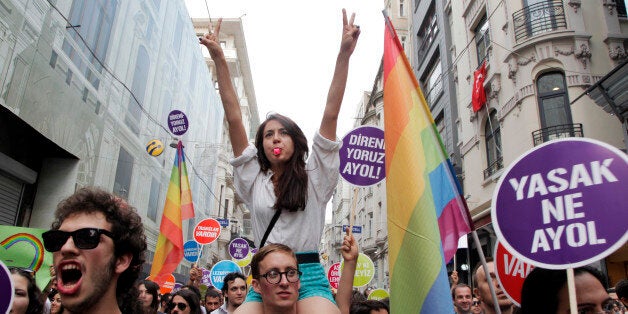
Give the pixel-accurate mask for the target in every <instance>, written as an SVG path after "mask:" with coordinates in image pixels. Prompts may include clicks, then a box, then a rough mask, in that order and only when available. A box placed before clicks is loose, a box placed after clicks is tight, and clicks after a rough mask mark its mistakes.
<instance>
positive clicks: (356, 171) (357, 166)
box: [339, 126, 386, 186]
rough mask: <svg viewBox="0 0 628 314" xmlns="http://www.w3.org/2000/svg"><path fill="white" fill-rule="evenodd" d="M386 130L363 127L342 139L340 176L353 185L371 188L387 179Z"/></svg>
mask: <svg viewBox="0 0 628 314" xmlns="http://www.w3.org/2000/svg"><path fill="white" fill-rule="evenodd" d="M384 147H385V146H384V130H382V129H380V128H377V127H374V126H361V127H358V128H355V129H353V130H351V131H350V132H349V133H347V135H345V137H344V138H343V139H342V148H340V152H339V154H340V167H339V170H340V175H341V176H342V177H343V178H344V179H345V180H347V181H348V182H349V183H351V184H355V185H359V186H371V185H374V184H377V183H378V182H380V181H382V180H383V179H384V178H385V177H386V164H385V159H384V156H385V152H384Z"/></svg>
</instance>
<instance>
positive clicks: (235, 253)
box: [229, 238, 249, 259]
mask: <svg viewBox="0 0 628 314" xmlns="http://www.w3.org/2000/svg"><path fill="white" fill-rule="evenodd" d="M229 254H231V257H233V258H235V259H243V258H245V257H246V256H247V255H248V254H249V243H248V242H247V241H246V240H244V239H242V238H235V239H233V241H231V243H229Z"/></svg>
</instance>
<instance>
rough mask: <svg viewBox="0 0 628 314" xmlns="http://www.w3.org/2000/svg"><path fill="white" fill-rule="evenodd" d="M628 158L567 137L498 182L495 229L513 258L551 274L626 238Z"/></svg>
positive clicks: (602, 252) (595, 143)
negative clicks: (547, 269) (547, 270)
mask: <svg viewBox="0 0 628 314" xmlns="http://www.w3.org/2000/svg"><path fill="white" fill-rule="evenodd" d="M627 186H628V157H627V156H626V154H625V153H624V152H622V151H620V150H619V149H617V148H615V147H613V146H610V145H608V144H606V143H603V142H600V141H597V140H592V139H587V138H569V139H560V140H555V141H551V142H548V143H546V144H544V145H541V146H538V147H535V148H533V149H531V150H530V151H528V152H527V153H525V154H524V155H523V156H521V157H519V159H517V160H516V161H514V162H513V163H512V164H511V165H510V166H509V167H508V169H506V170H505V171H504V174H503V175H502V177H501V179H500V180H499V182H498V184H497V188H496V190H495V194H494V195H493V203H492V206H491V207H492V208H491V214H492V221H493V225H494V227H495V231H496V233H497V236H498V238H499V239H500V240H502V244H504V246H505V247H506V248H507V249H508V250H509V251H510V252H511V253H512V254H513V255H515V256H517V257H519V258H521V259H522V260H524V261H525V262H528V263H530V264H532V265H534V266H538V267H544V268H549V269H564V268H571V267H579V266H583V265H587V264H590V263H592V262H595V261H597V260H600V259H602V258H604V257H606V256H608V255H609V254H611V253H613V252H614V251H616V250H617V249H618V248H619V247H621V246H622V245H623V244H624V243H625V242H626V240H627V239H628V211H627V210H626V208H627V206H628V205H627V204H628V193H626V191H627V189H626V187H627Z"/></svg>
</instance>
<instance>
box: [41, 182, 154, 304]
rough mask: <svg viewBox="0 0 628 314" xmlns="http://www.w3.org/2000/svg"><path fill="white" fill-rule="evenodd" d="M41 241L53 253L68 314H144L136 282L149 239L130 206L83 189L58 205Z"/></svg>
mask: <svg viewBox="0 0 628 314" xmlns="http://www.w3.org/2000/svg"><path fill="white" fill-rule="evenodd" d="M42 237H43V239H44V247H45V248H46V250H47V251H48V252H52V253H53V261H54V267H55V270H56V276H57V285H56V288H57V290H58V291H59V293H60V294H61V299H62V300H63V307H64V309H65V311H66V313H141V307H140V302H137V297H138V291H137V288H135V286H134V282H135V280H136V279H137V277H138V274H139V271H140V268H141V266H142V264H143V263H144V251H145V250H146V238H145V236H144V227H143V225H142V220H141V218H140V216H139V215H138V214H137V213H136V211H135V209H134V208H133V207H131V206H130V205H129V204H128V203H126V202H125V201H124V200H122V199H121V198H119V197H117V196H115V195H113V194H111V193H108V192H105V191H103V190H100V189H96V188H83V189H80V190H78V191H77V192H76V193H74V194H73V195H72V196H70V197H68V198H67V199H65V200H63V201H61V203H59V205H58V206H57V210H56V212H55V220H54V222H53V223H52V229H51V230H49V231H47V232H45V233H44V234H43V235H42ZM118 301H120V302H118Z"/></svg>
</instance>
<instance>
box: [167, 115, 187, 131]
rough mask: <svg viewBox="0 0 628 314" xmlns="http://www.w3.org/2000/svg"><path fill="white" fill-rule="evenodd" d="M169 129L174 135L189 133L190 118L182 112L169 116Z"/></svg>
mask: <svg viewBox="0 0 628 314" xmlns="http://www.w3.org/2000/svg"><path fill="white" fill-rule="evenodd" d="M168 128H169V129H170V132H172V134H174V135H183V134H185V132H187V131H188V117H187V116H186V115H185V113H183V112H182V111H180V110H172V111H170V113H169V114H168Z"/></svg>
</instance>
